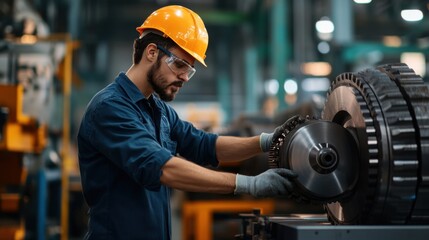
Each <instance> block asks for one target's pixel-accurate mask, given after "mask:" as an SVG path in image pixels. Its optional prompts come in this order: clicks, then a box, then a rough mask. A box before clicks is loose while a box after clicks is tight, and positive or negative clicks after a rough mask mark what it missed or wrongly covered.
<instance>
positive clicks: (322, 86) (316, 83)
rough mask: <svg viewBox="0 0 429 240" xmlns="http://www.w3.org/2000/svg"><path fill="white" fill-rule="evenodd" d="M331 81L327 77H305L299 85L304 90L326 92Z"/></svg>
mask: <svg viewBox="0 0 429 240" xmlns="http://www.w3.org/2000/svg"><path fill="white" fill-rule="evenodd" d="M330 84H331V82H330V81H329V79H328V78H317V77H315V78H313V77H312V78H305V79H303V80H302V82H301V87H302V89H303V90H304V91H306V92H326V91H327V90H328V89H329V86H330Z"/></svg>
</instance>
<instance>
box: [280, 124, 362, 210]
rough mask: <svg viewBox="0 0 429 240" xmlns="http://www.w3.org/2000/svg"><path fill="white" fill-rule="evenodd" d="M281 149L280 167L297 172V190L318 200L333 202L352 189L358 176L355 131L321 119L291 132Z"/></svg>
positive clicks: (307, 196)
mask: <svg viewBox="0 0 429 240" xmlns="http://www.w3.org/2000/svg"><path fill="white" fill-rule="evenodd" d="M284 143H285V144H283V145H282V147H281V148H280V156H281V157H280V163H279V165H280V167H285V168H289V169H292V170H293V171H294V172H296V173H297V174H298V177H297V178H296V186H297V191H298V192H299V193H300V194H302V195H304V197H306V198H309V199H312V200H317V201H322V202H325V201H332V200H335V199H337V198H338V197H340V196H343V195H344V194H346V193H348V192H350V191H351V190H352V189H353V187H354V185H355V184H356V181H357V179H358V172H359V171H358V168H359V164H358V152H357V147H356V142H355V140H354V138H353V136H352V134H351V133H350V132H349V131H348V130H347V129H345V128H343V127H342V126H340V125H338V124H336V123H333V122H329V121H321V120H313V121H308V122H306V123H304V124H303V125H300V126H299V127H297V128H296V129H295V130H294V131H291V132H290V133H289V134H288V135H287V136H286V138H285V141H284Z"/></svg>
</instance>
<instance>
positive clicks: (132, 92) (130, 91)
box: [116, 72, 146, 103]
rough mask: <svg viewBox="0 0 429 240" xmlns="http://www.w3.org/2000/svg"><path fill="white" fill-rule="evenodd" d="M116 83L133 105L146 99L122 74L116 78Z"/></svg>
mask: <svg viewBox="0 0 429 240" xmlns="http://www.w3.org/2000/svg"><path fill="white" fill-rule="evenodd" d="M116 82H117V83H118V84H119V86H121V87H122V89H124V91H125V93H126V94H127V95H128V97H129V98H130V99H131V100H132V101H133V102H135V103H137V102H138V101H141V100H142V99H146V97H145V96H144V95H143V93H142V92H140V90H139V89H138V88H137V86H136V85H135V84H134V83H133V82H132V81H131V80H130V79H129V78H128V77H127V75H126V74H125V73H124V72H121V73H119V76H118V77H117V78H116Z"/></svg>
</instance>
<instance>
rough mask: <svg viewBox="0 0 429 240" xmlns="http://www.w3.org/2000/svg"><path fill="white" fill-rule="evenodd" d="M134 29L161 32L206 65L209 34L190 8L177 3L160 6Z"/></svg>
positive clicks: (141, 31)
mask: <svg viewBox="0 0 429 240" xmlns="http://www.w3.org/2000/svg"><path fill="white" fill-rule="evenodd" d="M136 29H137V31H138V32H139V33H140V34H142V33H143V32H144V31H145V30H150V29H152V30H158V31H160V32H162V33H163V34H164V36H166V37H169V38H171V39H172V40H173V41H174V42H175V43H176V44H177V45H178V46H179V47H180V48H182V49H183V50H185V51H186V52H187V53H189V54H190V55H191V56H192V57H194V58H195V59H196V60H198V61H199V62H200V63H201V64H203V65H204V66H206V67H207V65H206V63H205V62H204V59H205V58H206V55H205V53H206V50H207V46H208V44H209V35H208V33H207V30H206V27H205V26H204V22H203V20H202V19H201V18H200V16H198V14H196V13H195V12H193V11H192V10H190V9H188V8H185V7H182V6H178V5H172V6H166V7H162V8H160V9H158V10H156V11H154V12H153V13H152V14H151V15H150V16H149V17H148V18H147V19H146V20H145V21H144V22H143V24H142V25H141V26H140V27H137V28H136Z"/></svg>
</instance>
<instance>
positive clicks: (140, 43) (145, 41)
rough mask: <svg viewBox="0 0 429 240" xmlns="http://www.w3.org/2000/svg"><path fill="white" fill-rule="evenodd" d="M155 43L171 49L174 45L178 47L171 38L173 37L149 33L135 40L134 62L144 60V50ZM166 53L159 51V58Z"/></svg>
mask: <svg viewBox="0 0 429 240" xmlns="http://www.w3.org/2000/svg"><path fill="white" fill-rule="evenodd" d="M150 43H154V44H157V45H160V46H161V47H164V48H165V49H170V48H172V47H177V44H176V43H175V42H174V41H173V40H171V38H168V37H163V36H161V35H159V34H156V33H152V32H151V33H148V34H146V35H145V36H143V37H141V38H137V39H136V40H134V53H133V63H134V64H138V63H140V61H141V60H142V56H143V52H144V50H145V49H146V47H147V46H148V45H149V44H150ZM164 55H165V53H164V52H162V51H159V55H158V59H160V58H161V57H163V56H164Z"/></svg>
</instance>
